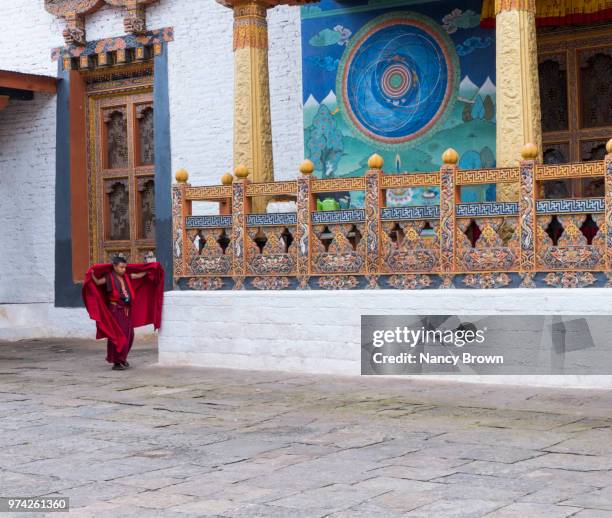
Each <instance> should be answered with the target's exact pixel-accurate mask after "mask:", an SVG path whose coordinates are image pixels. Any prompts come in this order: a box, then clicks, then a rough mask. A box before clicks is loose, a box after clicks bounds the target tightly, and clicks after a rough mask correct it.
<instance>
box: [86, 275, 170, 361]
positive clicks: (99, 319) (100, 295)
mask: <svg viewBox="0 0 612 518" xmlns="http://www.w3.org/2000/svg"><path fill="white" fill-rule="evenodd" d="M112 269H113V265H112V264H94V265H93V266H92V267H91V268H89V270H87V272H86V273H85V281H84V282H83V291H82V293H83V302H84V303H85V308H86V309H87V313H89V318H91V319H92V320H95V321H96V339H100V338H108V339H110V340H111V341H113V342H114V343H115V344H116V345H117V349H118V351H121V350H122V349H123V348H124V347H125V346H126V345H127V341H128V338H127V337H126V336H125V333H124V332H123V331H122V329H121V327H119V325H118V324H117V322H116V321H115V319H114V318H113V316H112V315H111V313H110V311H109V309H108V295H107V293H106V287H105V285H101V286H98V285H97V284H96V283H95V282H94V280H93V279H92V277H91V274H92V272H93V273H94V274H95V276H96V277H97V278H98V279H102V278H104V276H105V275H106V274H107V273H109V272H111V271H112ZM140 272H147V275H145V276H144V277H143V278H142V279H130V282H131V285H132V288H133V290H134V298H133V300H132V301H131V303H130V318H131V322H132V325H133V326H134V327H140V326H146V325H147V324H153V326H154V327H155V329H159V328H160V327H161V317H162V306H163V302H164V269H163V267H162V265H161V264H160V263H142V264H128V265H127V267H126V271H125V273H126V275H127V274H130V273H140Z"/></svg>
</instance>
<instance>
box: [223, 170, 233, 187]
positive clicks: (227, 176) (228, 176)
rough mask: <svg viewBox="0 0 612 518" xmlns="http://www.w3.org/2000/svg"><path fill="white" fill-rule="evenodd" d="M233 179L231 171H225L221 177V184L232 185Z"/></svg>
mask: <svg viewBox="0 0 612 518" xmlns="http://www.w3.org/2000/svg"><path fill="white" fill-rule="evenodd" d="M233 181H234V177H233V176H232V175H231V174H230V173H225V174H224V175H223V176H222V177H221V185H232V182H233Z"/></svg>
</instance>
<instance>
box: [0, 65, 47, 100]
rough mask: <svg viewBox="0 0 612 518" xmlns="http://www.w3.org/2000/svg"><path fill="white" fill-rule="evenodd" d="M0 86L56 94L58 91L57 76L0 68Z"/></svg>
mask: <svg viewBox="0 0 612 518" xmlns="http://www.w3.org/2000/svg"><path fill="white" fill-rule="evenodd" d="M0 87H2V88H15V89H17V90H28V91H30V92H45V93H49V94H54V93H55V92H56V91H57V78H55V77H48V76H37V75H33V74H22V73H20V72H10V71H8V70H0Z"/></svg>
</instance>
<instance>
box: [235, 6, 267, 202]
mask: <svg viewBox="0 0 612 518" xmlns="http://www.w3.org/2000/svg"><path fill="white" fill-rule="evenodd" d="M233 7H234V167H237V166H238V165H245V166H246V167H247V168H248V170H249V171H250V172H251V179H252V181H253V182H271V181H274V165H273V162H272V124H271V119H270V84H269V77H268V24H267V21H266V6H265V5H263V4H262V3H260V2H258V1H254V0H247V1H238V2H236V3H235V4H234V6H233ZM266 202H267V200H266V199H263V198H259V199H258V198H256V199H254V200H253V211H254V212H265V207H266Z"/></svg>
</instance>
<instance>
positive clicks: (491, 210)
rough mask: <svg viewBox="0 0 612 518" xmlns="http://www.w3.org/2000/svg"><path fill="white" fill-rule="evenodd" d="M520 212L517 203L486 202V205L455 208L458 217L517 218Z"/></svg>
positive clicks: (469, 204)
mask: <svg viewBox="0 0 612 518" xmlns="http://www.w3.org/2000/svg"><path fill="white" fill-rule="evenodd" d="M518 212H519V207H518V203H516V202H484V203H459V204H457V205H456V206H455V213H456V215H457V217H460V218H468V217H480V216H516V215H517V214H518Z"/></svg>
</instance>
